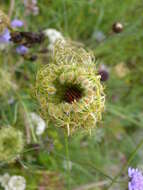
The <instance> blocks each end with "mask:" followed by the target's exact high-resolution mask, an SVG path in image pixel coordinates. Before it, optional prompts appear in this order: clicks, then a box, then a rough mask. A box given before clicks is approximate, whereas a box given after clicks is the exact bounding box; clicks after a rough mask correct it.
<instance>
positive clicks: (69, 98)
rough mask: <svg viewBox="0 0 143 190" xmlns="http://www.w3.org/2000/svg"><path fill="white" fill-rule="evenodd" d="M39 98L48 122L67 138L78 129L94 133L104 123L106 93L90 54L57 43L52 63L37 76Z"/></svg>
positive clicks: (67, 44)
mask: <svg viewBox="0 0 143 190" xmlns="http://www.w3.org/2000/svg"><path fill="white" fill-rule="evenodd" d="M36 96H37V98H38V100H39V102H40V104H41V108H42V113H43V115H44V116H45V118H46V119H47V120H49V121H52V122H53V123H54V124H55V125H56V126H58V127H66V128H67V129H68V134H69V133H70V132H73V131H75V129H78V128H84V129H88V130H89V129H91V128H94V127H96V123H97V121H99V120H101V113H102V111H103V109H104V101H105V97H104V93H103V87H102V85H101V83H100V76H99V75H97V72H96V66H95V63H94V62H93V59H92V57H91V55H90V54H89V53H87V52H86V51H85V50H84V49H82V48H77V47H75V46H72V45H71V44H70V43H64V42H60V41H58V42H57V44H56V45H55V49H54V54H53V61H52V62H51V63H50V64H49V65H46V66H44V67H43V68H41V69H40V70H39V71H38V73H37V80H36Z"/></svg>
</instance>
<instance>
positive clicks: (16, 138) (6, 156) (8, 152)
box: [0, 127, 24, 162]
mask: <svg viewBox="0 0 143 190" xmlns="http://www.w3.org/2000/svg"><path fill="white" fill-rule="evenodd" d="M23 147H24V140H23V135H22V132H21V131H19V130H17V129H15V128H13V127H2V128H1V129H0V161H6V162H13V161H14V160H15V159H16V158H17V157H18V156H19V154H20V153H21V152H22V150H23Z"/></svg>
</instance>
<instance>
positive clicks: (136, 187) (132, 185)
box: [128, 168, 143, 190]
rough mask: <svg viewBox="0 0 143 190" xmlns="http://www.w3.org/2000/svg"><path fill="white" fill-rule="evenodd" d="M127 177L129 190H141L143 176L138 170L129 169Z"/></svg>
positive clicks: (142, 188)
mask: <svg viewBox="0 0 143 190" xmlns="http://www.w3.org/2000/svg"><path fill="white" fill-rule="evenodd" d="M128 176H129V178H130V181H129V183H128V189H129V190H143V174H142V172H141V171H139V170H138V169H134V168H129V169H128Z"/></svg>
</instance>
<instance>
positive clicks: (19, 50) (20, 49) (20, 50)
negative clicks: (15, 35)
mask: <svg viewBox="0 0 143 190" xmlns="http://www.w3.org/2000/svg"><path fill="white" fill-rule="evenodd" d="M16 52H17V53H18V54H20V55H25V54H26V53H27V52H28V48H27V47H25V46H23V45H20V46H18V47H17V48H16Z"/></svg>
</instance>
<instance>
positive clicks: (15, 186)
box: [0, 173, 26, 190]
mask: <svg viewBox="0 0 143 190" xmlns="http://www.w3.org/2000/svg"><path fill="white" fill-rule="evenodd" d="M0 184H1V186H2V187H3V188H4V189H5V190H25V189H26V180H25V178H24V177H22V176H16V175H14V176H10V175H9V174H8V173H5V174H4V175H2V176H0Z"/></svg>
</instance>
